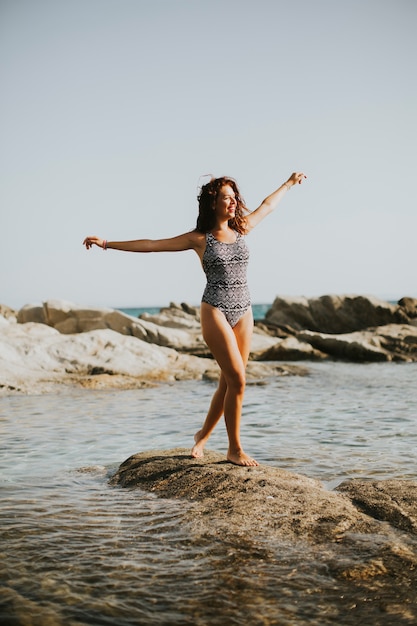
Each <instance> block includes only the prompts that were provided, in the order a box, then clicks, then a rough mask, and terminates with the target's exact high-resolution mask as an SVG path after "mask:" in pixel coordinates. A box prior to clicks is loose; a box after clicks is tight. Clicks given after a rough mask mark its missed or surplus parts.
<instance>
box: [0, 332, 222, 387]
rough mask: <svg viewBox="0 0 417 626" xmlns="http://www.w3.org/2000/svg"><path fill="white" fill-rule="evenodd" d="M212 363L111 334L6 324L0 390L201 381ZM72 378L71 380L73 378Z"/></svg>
mask: <svg viewBox="0 0 417 626" xmlns="http://www.w3.org/2000/svg"><path fill="white" fill-rule="evenodd" d="M209 366H210V363H208V362H207V360H204V359H198V358H197V357H192V356H186V355H180V354H178V353H177V352H176V351H175V350H172V349H170V348H163V347H160V346H157V345H151V344H148V343H146V342H143V341H141V340H139V339H137V338H135V337H132V336H125V335H121V334H120V333H117V332H115V331H112V330H109V329H105V330H95V331H90V332H86V333H81V334H75V335H63V334H61V333H59V332H58V331H57V330H56V329H55V328H51V327H50V326H47V325H45V324H36V323H33V322H28V323H26V324H11V323H9V324H6V325H2V326H1V329H0V388H2V389H3V390H6V391H7V390H20V391H23V392H26V393H32V392H36V391H42V390H43V389H44V388H45V385H46V386H47V388H49V386H48V383H54V382H55V383H57V382H62V383H74V382H76V381H78V380H81V379H82V378H84V377H88V376H94V375H107V376H115V377H117V376H119V377H120V376H121V377H128V378H129V379H138V380H141V379H144V378H145V379H147V380H161V381H163V380H184V379H187V378H198V377H200V378H201V377H203V375H204V372H205V371H206V370H207V369H208V368H209ZM74 377H75V378H74Z"/></svg>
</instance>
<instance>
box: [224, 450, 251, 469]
mask: <svg viewBox="0 0 417 626" xmlns="http://www.w3.org/2000/svg"><path fill="white" fill-rule="evenodd" d="M227 460H228V461H230V463H234V464H235V465H243V467H256V466H257V465H259V463H258V461H255V459H252V458H251V457H250V456H248V455H247V454H246V453H245V452H243V450H238V451H237V452H230V451H229V452H228V453H227Z"/></svg>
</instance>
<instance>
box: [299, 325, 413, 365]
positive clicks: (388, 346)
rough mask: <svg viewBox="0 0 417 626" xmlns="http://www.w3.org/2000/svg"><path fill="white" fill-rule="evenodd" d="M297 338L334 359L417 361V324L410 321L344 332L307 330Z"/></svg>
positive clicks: (361, 361)
mask: <svg viewBox="0 0 417 626" xmlns="http://www.w3.org/2000/svg"><path fill="white" fill-rule="evenodd" d="M297 338H298V339H299V340H301V341H304V342H306V343H309V344H310V345H311V346H312V347H313V348H315V349H316V350H319V351H321V352H324V353H326V354H328V355H330V356H331V357H333V358H335V359H343V360H348V361H354V362H358V363H363V362H375V361H409V362H411V361H417V328H416V327H415V326H411V325H409V324H388V325H387V326H379V327H378V328H374V329H369V330H366V331H362V332H355V333H346V334H342V335H333V334H331V335H330V334H324V333H314V332H311V331H307V330H306V331H303V332H300V333H298V334H297Z"/></svg>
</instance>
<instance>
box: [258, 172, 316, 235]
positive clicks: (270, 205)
mask: <svg viewBox="0 0 417 626" xmlns="http://www.w3.org/2000/svg"><path fill="white" fill-rule="evenodd" d="M305 178H307V176H306V175H305V174H303V172H294V173H293V174H291V176H290V177H289V179H288V180H287V181H286V182H285V183H283V184H282V185H281V187H278V189H276V191H274V192H273V193H271V194H270V195H269V196H267V197H266V198H265V200H263V201H262V202H261V204H260V205H259V206H258V208H257V209H255V210H254V211H252V213H250V214H249V215H248V216H247V218H246V231H247V232H250V231H251V230H252V228H254V227H255V226H256V225H257V224H259V222H261V221H262V220H263V219H264V218H265V217H266V216H267V215H269V214H270V213H272V211H273V210H274V209H276V207H277V205H278V203H279V202H280V200H282V198H283V197H284V195H285V194H286V192H287V191H288V190H289V189H291V187H293V186H294V185H301V183H302V182H303V180H304V179H305Z"/></svg>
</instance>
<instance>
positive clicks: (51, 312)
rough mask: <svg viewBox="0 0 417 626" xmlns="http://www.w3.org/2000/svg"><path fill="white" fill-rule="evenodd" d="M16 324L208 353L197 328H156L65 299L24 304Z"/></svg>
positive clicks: (118, 313) (143, 321) (130, 317)
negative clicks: (110, 334) (110, 333)
mask: <svg viewBox="0 0 417 626" xmlns="http://www.w3.org/2000/svg"><path fill="white" fill-rule="evenodd" d="M17 321H18V322H19V323H28V322H37V323H42V324H48V325H49V326H51V327H53V328H56V330H58V331H59V332H60V333H63V334H71V335H72V334H74V333H84V332H90V331H92V330H101V329H110V330H114V331H116V332H118V333H121V334H123V335H132V336H134V337H136V338H137V339H141V340H142V341H145V342H147V343H152V344H156V345H158V346H161V347H165V348H173V349H176V350H184V351H185V352H187V351H193V350H194V351H197V350H201V349H204V350H206V351H207V348H206V346H205V344H204V342H203V339H202V337H201V332H200V330H199V329H198V331H196V330H195V329H194V330H193V332H192V333H190V332H189V330H184V329H180V328H174V327H164V326H159V325H157V324H154V323H152V322H150V321H147V320H144V319H143V320H142V319H138V318H136V317H133V316H131V315H126V314H125V313H122V312H121V311H116V310H114V309H109V308H105V307H101V308H97V307H82V306H78V305H76V304H74V303H72V302H68V301H66V300H47V301H45V302H44V303H43V305H42V306H38V305H26V306H24V307H23V308H22V309H20V311H19V313H18V317H17Z"/></svg>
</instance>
